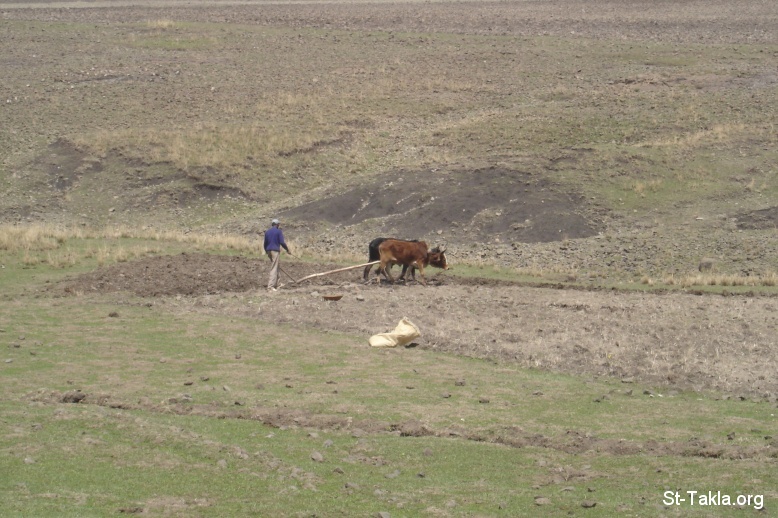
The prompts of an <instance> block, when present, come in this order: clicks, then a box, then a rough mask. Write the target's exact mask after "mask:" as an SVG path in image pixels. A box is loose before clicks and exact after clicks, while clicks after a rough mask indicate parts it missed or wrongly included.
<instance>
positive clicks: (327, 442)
mask: <svg viewBox="0 0 778 518" xmlns="http://www.w3.org/2000/svg"><path fill="white" fill-rule="evenodd" d="M333 444H334V443H333V442H332V439H327V440H326V441H324V447H325V448H330V447H332V445H333Z"/></svg>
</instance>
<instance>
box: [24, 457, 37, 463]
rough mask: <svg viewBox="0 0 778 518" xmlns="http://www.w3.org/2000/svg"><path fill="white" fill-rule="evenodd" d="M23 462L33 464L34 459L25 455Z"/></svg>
mask: <svg viewBox="0 0 778 518" xmlns="http://www.w3.org/2000/svg"><path fill="white" fill-rule="evenodd" d="M24 463H25V464H35V459H33V458H32V457H25V458H24Z"/></svg>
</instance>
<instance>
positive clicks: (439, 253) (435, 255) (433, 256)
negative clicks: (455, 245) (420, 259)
mask: <svg viewBox="0 0 778 518" xmlns="http://www.w3.org/2000/svg"><path fill="white" fill-rule="evenodd" d="M427 259H429V264H430V266H434V267H435V268H442V269H444V270H448V263H446V249H445V247H444V248H441V247H439V246H436V247H435V248H433V249H432V250H430V251H429V253H428V254H427Z"/></svg>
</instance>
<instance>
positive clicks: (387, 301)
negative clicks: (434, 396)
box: [56, 254, 778, 399]
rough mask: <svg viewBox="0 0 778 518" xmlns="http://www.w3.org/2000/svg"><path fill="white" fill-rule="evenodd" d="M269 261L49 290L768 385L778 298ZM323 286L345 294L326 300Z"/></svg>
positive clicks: (116, 272) (78, 281) (607, 370)
mask: <svg viewBox="0 0 778 518" xmlns="http://www.w3.org/2000/svg"><path fill="white" fill-rule="evenodd" d="M268 265H269V262H268V261H267V260H263V259H256V258H243V257H228V256H216V255H206V254H181V255H177V256H161V257H150V258H146V259H142V260H139V261H135V262H128V263H119V264H116V265H113V266H109V267H105V268H101V269H98V270H96V271H94V272H92V273H89V274H85V275H82V276H80V277H77V278H74V279H71V280H69V281H67V282H65V283H63V284H61V285H60V286H57V287H56V290H57V291H59V292H60V293H63V294H67V295H77V294H85V293H110V292H118V293H121V292H127V293H132V294H134V295H137V296H140V297H143V298H148V299H149V301H150V303H153V304H155V305H161V306H170V308H171V309H174V310H176V311H184V312H192V313H197V312H209V313H210V312H217V313H222V314H225V315H244V316H251V317H253V318H259V319H263V318H267V319H272V320H273V321H274V322H280V323H288V324H292V325H294V326H307V327H311V328H315V329H321V330H334V331H342V332H347V333H353V334H357V335H363V336H364V337H365V347H368V345H367V338H368V337H370V336H371V335H373V334H376V333H382V332H386V331H390V330H392V329H393V328H394V326H395V325H396V324H397V322H398V321H399V320H400V319H401V318H402V317H408V318H409V319H410V320H411V321H412V322H414V323H415V324H416V325H417V326H418V327H419V329H420V330H421V334H422V336H421V338H420V339H419V340H418V341H417V342H418V343H417V346H418V347H422V348H428V349H433V350H438V351H443V352H447V353H453V354H461V355H466V356H473V357H480V358H489V359H494V360H498V361H508V362H518V363H519V364H521V365H524V366H527V367H531V368H539V369H548V370H551V371H558V372H564V373H570V374H575V375H584V376H612V377H616V378H617V379H621V380H622V381H623V382H624V383H625V384H629V383H631V382H644V383H649V384H654V385H655V386H658V387H664V388H663V389H662V390H684V389H694V390H702V391H713V392H715V393H718V394H720V395H722V396H723V397H726V396H731V397H748V398H760V399H761V398H766V399H774V398H775V397H776V395H777V394H778V378H776V376H775V372H776V371H778V356H776V355H777V354H778V353H777V351H776V350H775V347H774V346H775V336H776V335H778V302H776V300H775V298H771V297H738V296H730V297H725V296H721V295H693V294H683V293H672V294H669V293H668V294H644V293H627V292H616V291H609V290H577V289H555V288H541V287H534V286H527V285H521V284H518V283H509V282H501V281H500V282H498V281H493V280H492V281H489V280H486V279H463V278H458V277H455V276H453V275H450V274H448V273H447V272H442V271H441V270H435V269H432V268H429V269H427V270H426V272H425V273H426V276H427V280H428V286H426V287H425V286H422V285H420V284H419V283H417V282H413V281H409V282H408V283H404V284H402V283H398V284H395V285H390V284H388V283H386V282H381V283H380V284H379V283H378V282H376V280H375V276H374V275H371V279H372V282H371V283H370V284H363V282H362V268H358V269H354V270H349V271H345V272H341V273H337V274H332V275H325V276H320V277H314V278H312V279H310V280H306V281H302V282H300V283H295V282H293V281H292V279H301V278H303V277H305V276H307V275H311V274H314V273H320V272H327V271H329V270H333V269H337V268H338V267H342V265H341V266H339V265H334V264H311V263H302V262H291V261H284V262H282V268H283V270H284V273H283V274H282V275H283V281H284V282H285V283H286V284H285V285H284V286H283V287H282V288H281V289H280V290H279V291H278V292H275V293H268V292H266V290H265V289H264V286H265V284H266V279H267V273H268ZM394 273H395V275H397V274H399V271H398V270H395V272H394ZM328 294H340V295H343V297H342V299H341V300H339V301H334V302H333V301H327V300H324V298H323V296H324V295H328ZM249 301H250V302H251V303H250V304H249V303H248V302H249Z"/></svg>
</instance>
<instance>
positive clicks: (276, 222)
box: [270, 218, 281, 225]
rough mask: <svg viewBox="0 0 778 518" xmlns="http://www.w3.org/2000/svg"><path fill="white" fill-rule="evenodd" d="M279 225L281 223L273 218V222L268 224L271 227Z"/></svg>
mask: <svg viewBox="0 0 778 518" xmlns="http://www.w3.org/2000/svg"><path fill="white" fill-rule="evenodd" d="M279 223H281V222H280V221H278V220H277V219H275V218H273V221H271V222H270V224H271V225H278V224H279Z"/></svg>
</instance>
